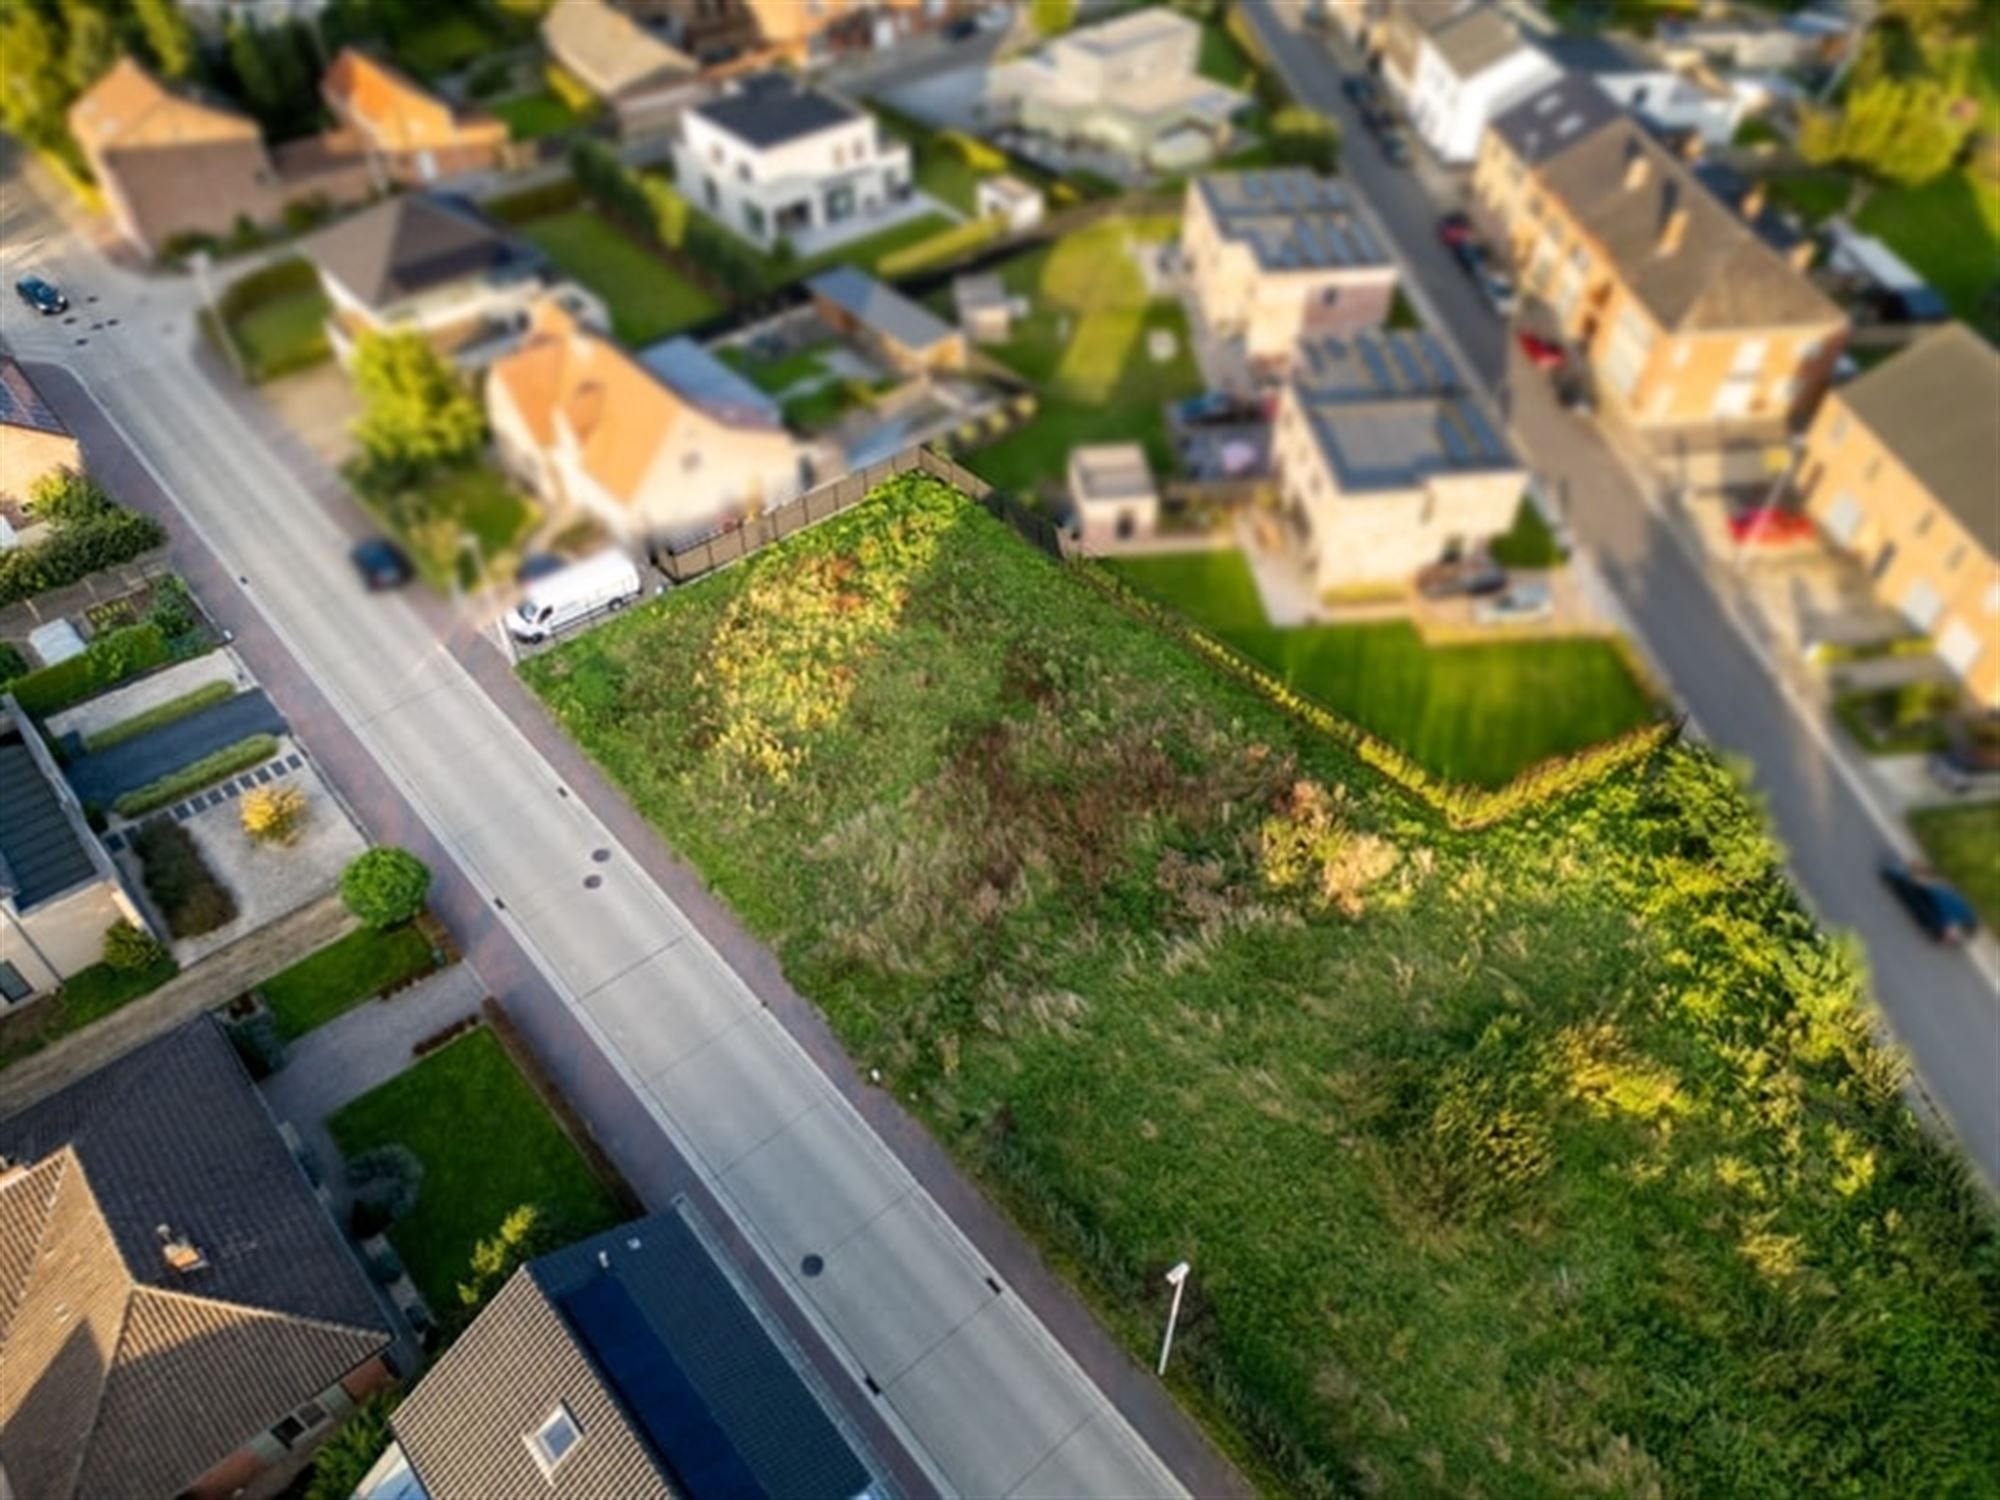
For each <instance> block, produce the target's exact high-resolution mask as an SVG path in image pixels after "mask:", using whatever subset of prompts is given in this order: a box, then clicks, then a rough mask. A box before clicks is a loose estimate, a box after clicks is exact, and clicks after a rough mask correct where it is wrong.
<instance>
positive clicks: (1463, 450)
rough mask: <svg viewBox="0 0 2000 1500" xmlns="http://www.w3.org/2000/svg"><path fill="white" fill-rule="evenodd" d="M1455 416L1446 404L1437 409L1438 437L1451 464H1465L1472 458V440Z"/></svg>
mask: <svg viewBox="0 0 2000 1500" xmlns="http://www.w3.org/2000/svg"><path fill="white" fill-rule="evenodd" d="M1456 417H1457V413H1456V412H1454V411H1453V410H1452V409H1451V408H1450V407H1448V406H1446V407H1441V408H1440V409H1439V410H1438V424H1437V430H1438V439H1439V441H1441V442H1442V443H1443V444H1444V451H1445V457H1447V458H1449V459H1450V460H1451V461H1452V463H1453V464H1465V463H1468V462H1470V461H1471V459H1472V441H1471V439H1470V437H1469V436H1468V435H1467V434H1466V433H1465V432H1464V431H1463V430H1462V429H1461V428H1460V426H1459V424H1458V422H1457V420H1456Z"/></svg>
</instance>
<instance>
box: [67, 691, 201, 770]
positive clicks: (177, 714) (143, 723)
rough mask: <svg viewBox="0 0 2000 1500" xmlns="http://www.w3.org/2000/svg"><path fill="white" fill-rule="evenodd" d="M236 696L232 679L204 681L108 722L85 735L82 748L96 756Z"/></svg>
mask: <svg viewBox="0 0 2000 1500" xmlns="http://www.w3.org/2000/svg"><path fill="white" fill-rule="evenodd" d="M235 696H236V684H235V683H233V682H205V683H203V684H202V685H201V686H200V687H198V688H196V689H195V690H194V691H193V692H191V693H182V694H181V695H180V696H179V697H178V698H169V699H167V701H166V702H164V703H156V704H154V705H153V706H152V707H151V708H149V709H146V710H144V711H143V712H141V713H136V714H134V715H132V717H131V718H129V719H120V720H119V721H118V722H117V723H115V724H111V725H107V726H106V727H105V728H103V729H100V730H99V731H98V732H97V733H96V734H91V735H85V736H84V740H83V748H84V749H85V750H86V751H88V752H89V753H90V754H92V755H95V754H96V753H97V752H98V751H100V750H109V749H110V748H111V747H112V746H113V745H122V744H124V743H125V742H126V741H127V740H136V739H137V738H138V737H139V736H140V735H142V734H151V733H152V732H153V731H154V730H155V729H158V728H160V727H161V726H163V725H166V724H171V723H173V722H174V721H175V720H177V719H185V718H186V717H187V716H188V715H190V714H198V713H200V712H201V711H202V710H203V709H204V708H212V707H213V706H214V705H216V704H218V703H223V702H226V701H228V700H229V699H231V698H233V697H235Z"/></svg>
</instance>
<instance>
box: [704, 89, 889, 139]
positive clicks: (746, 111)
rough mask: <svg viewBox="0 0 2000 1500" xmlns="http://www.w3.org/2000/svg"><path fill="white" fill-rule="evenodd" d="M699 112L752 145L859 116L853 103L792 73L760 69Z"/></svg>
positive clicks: (806, 133)
mask: <svg viewBox="0 0 2000 1500" xmlns="http://www.w3.org/2000/svg"><path fill="white" fill-rule="evenodd" d="M694 113H696V114H698V115H700V116H701V117H702V118H703V119H705V120H707V121H709V122H710V123H711V124H713V125H715V126H717V127H719V128H720V129H723V130H726V131H728V132H729V133H730V134H731V135H733V136H735V137H736V138H737V139H738V140H740V141H743V142H745V143H747V144H749V145H752V146H757V147H764V146H780V145H783V144H784V143H785V142H786V141H795V140H798V139H800V138H802V137H804V136H809V135H814V134H817V133H818V132H819V131H822V130H825V129H827V128H828V127H829V126H833V125H840V124H844V123H845V122H847V121H848V120H852V119H854V118H856V116H858V115H859V113H860V111H859V110H857V109H855V108H854V106H852V105H851V104H847V103H845V102H844V101H842V100H839V99H836V98H834V97H833V96H832V95H831V94H823V93H821V92H820V91H819V90H818V89H815V88H813V87H811V86H810V85H808V84H804V83H801V82H799V81H798V80H797V79H796V78H793V77H792V76H791V75H790V74H787V73H756V74H752V75H751V76H749V77H747V78H745V79H743V80H742V81H741V82H740V83H739V84H738V85H737V87H736V89H735V91H734V92H732V93H727V94H724V95H723V96H722V97H721V98H719V99H710V100H708V101H706V102H705V103H702V104H697V105H696V106H695V107H694Z"/></svg>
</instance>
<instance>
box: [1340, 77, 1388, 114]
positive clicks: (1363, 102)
mask: <svg viewBox="0 0 2000 1500" xmlns="http://www.w3.org/2000/svg"><path fill="white" fill-rule="evenodd" d="M1340 86H1341V87H1342V88H1343V89H1345V90H1346V91H1347V97H1348V98H1350V99H1352V100H1353V101H1354V102H1355V104H1356V105H1357V106H1359V107H1360V108H1363V109H1366V108H1367V107H1368V106H1369V105H1371V104H1373V103H1374V102H1375V101H1376V100H1378V99H1380V98H1381V97H1382V90H1381V89H1379V88H1377V87H1376V86H1375V80H1374V79H1372V78H1370V77H1369V76H1368V75H1367V74H1365V73H1349V74H1348V75H1347V76H1346V77H1345V78H1343V79H1341V80H1340Z"/></svg>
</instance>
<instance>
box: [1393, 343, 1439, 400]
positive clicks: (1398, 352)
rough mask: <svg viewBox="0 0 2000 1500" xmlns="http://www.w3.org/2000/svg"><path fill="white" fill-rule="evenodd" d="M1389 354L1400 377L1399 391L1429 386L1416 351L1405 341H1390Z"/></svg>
mask: <svg viewBox="0 0 2000 1500" xmlns="http://www.w3.org/2000/svg"><path fill="white" fill-rule="evenodd" d="M1389 354H1390V357H1391V358H1393V359H1394V360H1395V362H1396V369H1397V371H1398V373H1399V374H1401V376H1402V380H1401V382H1400V383H1399V385H1398V389H1400V390H1411V391H1414V390H1422V389H1424V388H1425V387H1426V386H1428V385H1429V384H1430V380H1429V372H1428V371H1427V370H1426V369H1425V368H1424V363H1423V361H1422V360H1421V359H1419V358H1418V357H1417V351H1416V349H1415V347H1414V346H1413V345H1411V343H1410V342H1409V340H1407V339H1392V340H1391V341H1390V343H1389Z"/></svg>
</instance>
